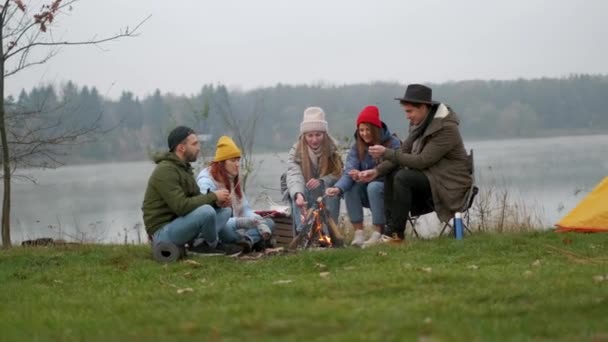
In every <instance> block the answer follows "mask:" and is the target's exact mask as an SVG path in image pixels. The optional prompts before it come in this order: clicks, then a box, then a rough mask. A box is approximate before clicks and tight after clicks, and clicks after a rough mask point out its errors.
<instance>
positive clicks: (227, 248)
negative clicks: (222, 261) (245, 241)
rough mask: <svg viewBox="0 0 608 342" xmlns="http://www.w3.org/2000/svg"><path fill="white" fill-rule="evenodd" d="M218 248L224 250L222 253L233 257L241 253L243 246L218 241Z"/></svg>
mask: <svg viewBox="0 0 608 342" xmlns="http://www.w3.org/2000/svg"><path fill="white" fill-rule="evenodd" d="M216 248H217V249H218V250H221V251H223V252H224V255H226V256H230V257H234V256H239V255H241V253H243V247H241V246H239V245H233V244H231V243H221V242H220V243H218V244H217V247H216Z"/></svg>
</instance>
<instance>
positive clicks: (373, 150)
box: [369, 145, 386, 159]
mask: <svg viewBox="0 0 608 342" xmlns="http://www.w3.org/2000/svg"><path fill="white" fill-rule="evenodd" d="M385 151H386V147H384V146H382V145H374V146H370V148H369V154H370V155H371V156H372V158H376V159H378V158H380V157H382V155H383V154H384V152H385Z"/></svg>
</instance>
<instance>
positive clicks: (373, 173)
mask: <svg viewBox="0 0 608 342" xmlns="http://www.w3.org/2000/svg"><path fill="white" fill-rule="evenodd" d="M376 177H378V171H377V170H376V169H371V170H365V171H361V172H359V181H361V182H364V183H369V182H371V181H373V180H374V179H375V178H376Z"/></svg>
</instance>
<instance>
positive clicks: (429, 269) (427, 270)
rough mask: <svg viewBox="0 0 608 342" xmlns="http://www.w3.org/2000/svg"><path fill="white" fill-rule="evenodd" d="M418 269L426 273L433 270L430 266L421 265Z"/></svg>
mask: <svg viewBox="0 0 608 342" xmlns="http://www.w3.org/2000/svg"><path fill="white" fill-rule="evenodd" d="M419 270H420V271H422V272H426V273H431V272H433V268H431V267H421V268H419Z"/></svg>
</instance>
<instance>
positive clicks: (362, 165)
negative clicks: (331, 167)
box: [335, 122, 401, 193]
mask: <svg viewBox="0 0 608 342" xmlns="http://www.w3.org/2000/svg"><path fill="white" fill-rule="evenodd" d="M357 136H358V133H357V132H356V131H355V143H354V144H353V146H352V147H351V148H350V151H349V152H348V156H347V157H346V164H345V167H344V173H342V177H340V180H338V182H337V183H336V185H335V186H336V187H338V188H340V190H342V193H345V192H347V191H349V190H350V189H351V188H352V187H353V185H354V184H355V181H353V179H352V178H351V177H350V176H349V175H348V172H349V171H350V170H359V171H365V170H370V169H373V168H375V167H376V166H377V165H378V162H377V161H376V160H374V159H373V158H372V156H370V155H369V153H368V152H367V151H365V157H364V158H363V160H359V151H358V150H357ZM380 141H381V144H382V145H384V146H386V147H387V148H392V149H398V148H399V146H401V141H399V139H397V138H396V137H394V136H392V135H391V132H390V130H389V129H388V127H387V126H386V124H385V123H384V122H383V123H382V137H381V138H380ZM376 181H384V179H383V178H379V179H376Z"/></svg>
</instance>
